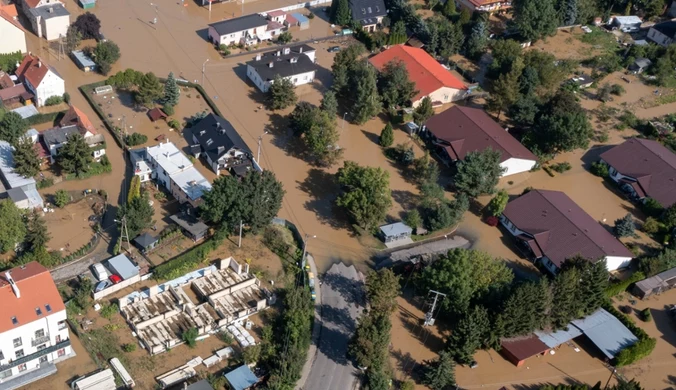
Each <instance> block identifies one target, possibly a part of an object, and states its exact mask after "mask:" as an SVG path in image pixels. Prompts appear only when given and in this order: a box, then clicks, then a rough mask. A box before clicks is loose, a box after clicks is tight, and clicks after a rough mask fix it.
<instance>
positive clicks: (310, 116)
mask: <svg viewBox="0 0 676 390" xmlns="http://www.w3.org/2000/svg"><path fill="white" fill-rule="evenodd" d="M316 116H317V107H315V105H314V104H312V103H308V102H299V103H298V104H297V105H296V108H294V110H293V111H292V112H291V114H289V127H290V128H291V130H293V132H294V134H295V135H297V136H301V135H303V134H304V133H305V132H306V131H308V130H309V129H310V127H312V123H313V122H314V121H315V118H316Z"/></svg>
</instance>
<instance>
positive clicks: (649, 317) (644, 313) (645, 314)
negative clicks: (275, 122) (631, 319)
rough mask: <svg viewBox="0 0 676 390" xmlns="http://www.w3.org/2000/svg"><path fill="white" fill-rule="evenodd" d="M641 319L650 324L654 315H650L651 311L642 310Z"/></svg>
mask: <svg viewBox="0 0 676 390" xmlns="http://www.w3.org/2000/svg"><path fill="white" fill-rule="evenodd" d="M639 318H640V319H641V321H643V322H650V321H652V320H653V315H652V314H651V313H650V309H648V308H645V309H643V310H641V314H639Z"/></svg>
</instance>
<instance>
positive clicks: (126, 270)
mask: <svg viewBox="0 0 676 390" xmlns="http://www.w3.org/2000/svg"><path fill="white" fill-rule="evenodd" d="M108 267H109V268H110V270H111V271H113V272H114V273H116V274H118V275H119V276H120V277H121V278H122V279H123V280H127V279H129V278H132V277H134V276H136V275H138V273H139V270H138V268H137V267H136V265H134V263H132V262H131V260H129V259H128V258H127V256H125V255H124V254H121V255H117V256H115V257H113V258H111V259H108Z"/></svg>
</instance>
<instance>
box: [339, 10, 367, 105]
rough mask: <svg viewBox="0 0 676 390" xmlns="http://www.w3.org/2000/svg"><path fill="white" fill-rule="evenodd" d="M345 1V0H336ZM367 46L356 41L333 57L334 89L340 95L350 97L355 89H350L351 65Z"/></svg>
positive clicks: (345, 97)
mask: <svg viewBox="0 0 676 390" xmlns="http://www.w3.org/2000/svg"><path fill="white" fill-rule="evenodd" d="M336 1H343V0H336ZM365 51H366V48H365V47H364V45H362V44H361V43H355V44H352V45H350V46H348V47H347V48H345V49H344V50H341V51H340V52H339V53H338V54H336V56H335V57H334V59H333V65H332V66H331V73H332V75H333V85H332V87H331V88H332V89H333V90H334V91H335V92H336V94H337V95H338V96H339V97H342V98H344V99H347V98H349V97H350V96H351V95H352V93H353V92H354V91H349V90H348V87H349V85H350V67H351V66H352V65H353V64H354V63H355V62H357V59H358V58H359V57H360V56H361V55H362V54H364V52H365Z"/></svg>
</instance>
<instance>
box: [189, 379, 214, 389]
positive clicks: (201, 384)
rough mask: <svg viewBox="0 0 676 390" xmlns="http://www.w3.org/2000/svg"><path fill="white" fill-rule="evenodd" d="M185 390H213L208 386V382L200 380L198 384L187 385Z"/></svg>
mask: <svg viewBox="0 0 676 390" xmlns="http://www.w3.org/2000/svg"><path fill="white" fill-rule="evenodd" d="M186 390H214V388H213V387H211V385H210V384H209V381H207V380H206V379H202V380H201V381H199V382H195V383H193V384H192V385H188V387H186Z"/></svg>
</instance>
